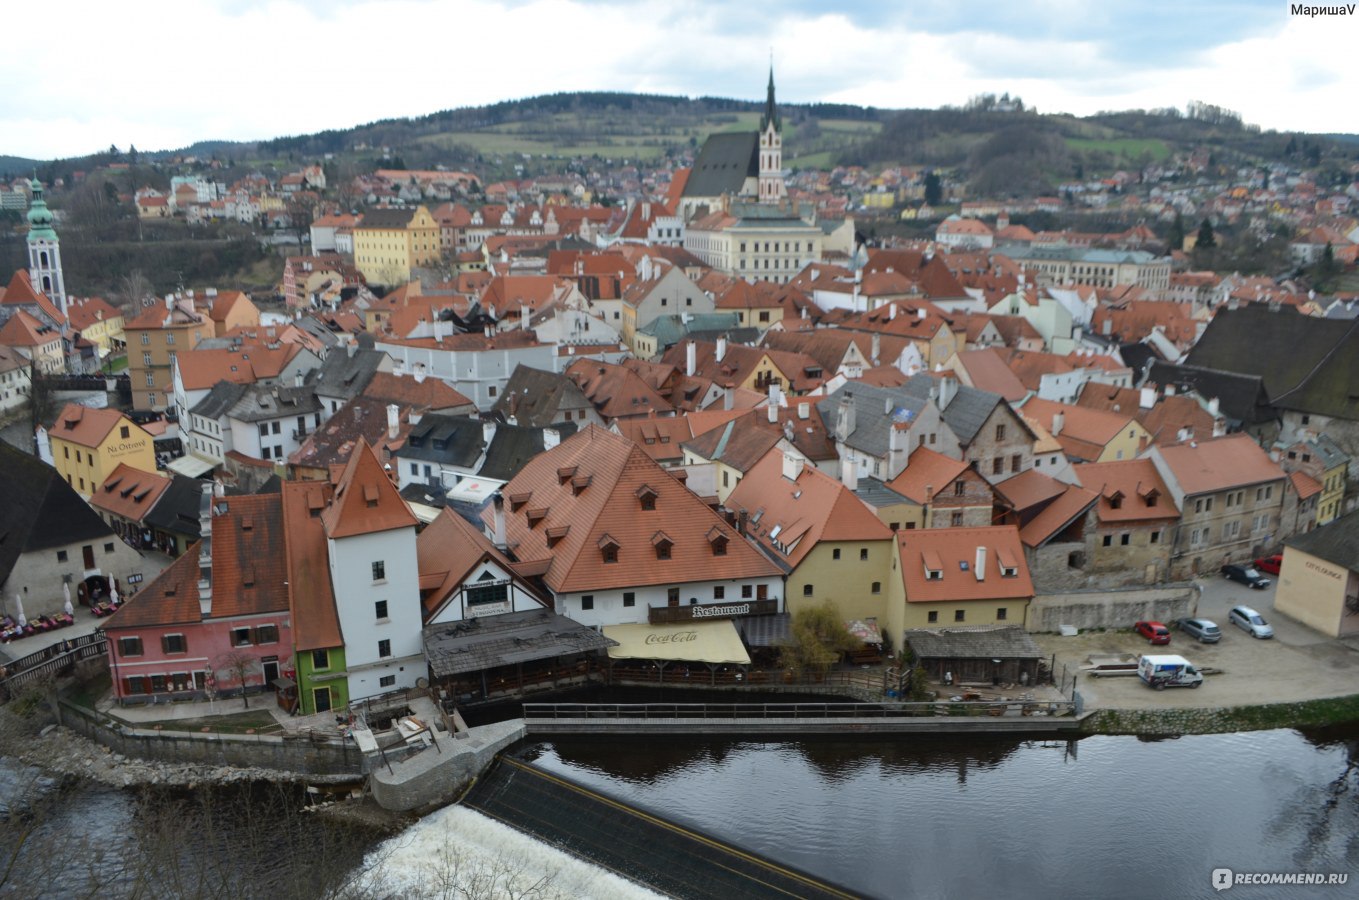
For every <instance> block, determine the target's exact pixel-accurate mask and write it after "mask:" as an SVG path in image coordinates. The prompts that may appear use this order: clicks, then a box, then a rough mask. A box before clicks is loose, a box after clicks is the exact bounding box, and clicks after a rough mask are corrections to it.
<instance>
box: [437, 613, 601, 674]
mask: <svg viewBox="0 0 1359 900" xmlns="http://www.w3.org/2000/svg"><path fill="white" fill-rule="evenodd" d="M423 635H424V643H425V658H426V659H427V660H428V661H429V668H430V671H431V672H433V673H434V676H435V677H436V678H446V677H448V676H450V675H461V674H462V673H464V672H477V671H480V670H482V669H491V668H495V667H496V666H512V665H514V664H515V663H525V662H533V661H534V660H539V659H551V658H552V657H555V656H569V655H572V654H576V653H592V652H596V651H599V650H604V649H606V648H608V647H615V646H617V645H618V642H617V641H614V640H611V639H609V638H606V637H605V636H604V635H602V634H600V633H599V632H597V631H595V630H594V629H593V628H588V627H586V626H584V625H581V624H580V623H579V622H575V621H572V620H571V619H568V618H566V616H559V615H557V614H556V613H553V612H549V611H548V610H545V609H533V610H528V611H526V612H517V613H506V614H504V615H500V616H480V617H478V618H475V619H466V620H464V621H461V622H449V623H445V624H442V625H430V626H428V627H427V628H425V630H424V633H423Z"/></svg>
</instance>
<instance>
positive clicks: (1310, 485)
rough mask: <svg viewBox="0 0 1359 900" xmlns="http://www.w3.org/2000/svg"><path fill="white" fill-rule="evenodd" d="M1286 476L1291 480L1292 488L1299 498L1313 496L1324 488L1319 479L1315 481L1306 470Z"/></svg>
mask: <svg viewBox="0 0 1359 900" xmlns="http://www.w3.org/2000/svg"><path fill="white" fill-rule="evenodd" d="M1288 478H1289V480H1291V481H1292V482H1293V490H1295V491H1297V492H1298V499H1299V500H1306V499H1308V498H1309V497H1315V496H1316V495H1317V494H1320V493H1321V492H1322V490H1323V489H1324V486H1323V485H1322V483H1321V482H1320V481H1317V480H1316V479H1315V478H1313V477H1312V476H1311V475H1308V474H1307V473H1306V472H1293V473H1292V474H1290V475H1289V476H1288Z"/></svg>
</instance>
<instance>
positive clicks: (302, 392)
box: [227, 384, 322, 422]
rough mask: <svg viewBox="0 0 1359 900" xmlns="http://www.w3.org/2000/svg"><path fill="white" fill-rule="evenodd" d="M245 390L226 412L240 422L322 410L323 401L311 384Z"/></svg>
mask: <svg viewBox="0 0 1359 900" xmlns="http://www.w3.org/2000/svg"><path fill="white" fill-rule="evenodd" d="M244 387H245V388H246V390H245V391H244V392H242V394H241V395H240V396H239V397H237V398H236V402H235V403H233V404H232V405H231V408H230V409H229V410H228V411H227V415H229V416H230V417H231V418H233V419H236V420H238V421H241V422H260V421H264V420H268V419H277V418H281V417H284V416H308V417H310V416H311V415H312V414H313V413H318V412H320V411H321V409H322V407H321V401H320V400H318V399H316V391H315V389H313V388H311V387H306V386H303V387H281V386H279V385H266V384H251V385H244Z"/></svg>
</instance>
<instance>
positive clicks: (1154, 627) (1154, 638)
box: [1133, 622, 1170, 644]
mask: <svg viewBox="0 0 1359 900" xmlns="http://www.w3.org/2000/svg"><path fill="white" fill-rule="evenodd" d="M1133 631H1136V632H1137V633H1138V634H1140V635H1142V637H1144V638H1146V639H1147V640H1148V641H1149V642H1151V643H1153V644H1169V643H1170V629H1169V628H1167V627H1165V626H1164V625H1162V624H1161V623H1160V622H1138V623H1137V624H1135V625H1133Z"/></svg>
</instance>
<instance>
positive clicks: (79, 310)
mask: <svg viewBox="0 0 1359 900" xmlns="http://www.w3.org/2000/svg"><path fill="white" fill-rule="evenodd" d="M66 317H67V321H68V322H69V323H70V325H71V327H72V328H74V329H75V330H76V331H84V330H85V329H86V328H89V327H91V326H93V325H95V324H97V323H99V322H109V321H112V320H114V319H121V318H122V317H123V313H122V311H121V310H118V309H115V308H114V307H113V306H112V305H111V304H110V303H109V302H108V301H107V300H105V299H104V298H103V297H85V298H83V299H77V298H75V297H71V298H68V301H67V304H66Z"/></svg>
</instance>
